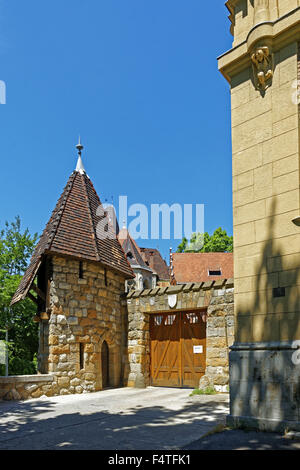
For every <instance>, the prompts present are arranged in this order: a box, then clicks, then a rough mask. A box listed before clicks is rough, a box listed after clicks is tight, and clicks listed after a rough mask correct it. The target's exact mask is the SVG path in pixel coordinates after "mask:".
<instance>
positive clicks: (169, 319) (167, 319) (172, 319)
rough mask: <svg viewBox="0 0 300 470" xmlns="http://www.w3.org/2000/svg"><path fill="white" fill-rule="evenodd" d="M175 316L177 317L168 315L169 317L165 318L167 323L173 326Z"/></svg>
mask: <svg viewBox="0 0 300 470" xmlns="http://www.w3.org/2000/svg"><path fill="white" fill-rule="evenodd" d="M175 318H176V315H167V318H166V319H165V325H166V326H172V325H173V323H174V321H175Z"/></svg>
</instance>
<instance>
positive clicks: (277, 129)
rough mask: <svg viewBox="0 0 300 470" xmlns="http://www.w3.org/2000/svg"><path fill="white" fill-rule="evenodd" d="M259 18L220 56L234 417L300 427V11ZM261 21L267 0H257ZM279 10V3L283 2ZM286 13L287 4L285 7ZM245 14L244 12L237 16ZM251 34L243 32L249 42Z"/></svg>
mask: <svg viewBox="0 0 300 470" xmlns="http://www.w3.org/2000/svg"><path fill="white" fill-rule="evenodd" d="M279 5H281V7H282V8H283V5H284V6H285V8H287V5H291V11H290V15H288V16H282V17H281V18H280V19H279V20H277V21H276V22H274V23H271V22H270V23H263V24H256V26H255V27H254V28H253V29H252V30H250V29H249V30H248V31H247V35H246V37H245V38H242V40H241V42H238V43H237V44H236V43H235V48H234V49H232V50H231V51H229V52H228V53H226V54H225V55H223V56H222V57H220V58H219V68H220V70H221V72H222V73H223V75H224V76H225V77H226V79H227V80H228V81H229V83H230V87H231V107H232V151H233V157H232V158H233V224H234V249H235V252H234V275H235V281H234V282H235V294H234V303H235V309H234V310H235V343H234V345H233V346H232V348H231V353H230V417H229V423H230V424H232V425H234V426H240V425H243V426H247V425H249V426H255V427H257V428H259V429H266V430H267V429H270V430H276V429H278V430H282V429H285V428H286V427H289V428H290V429H293V428H294V429H298V428H300V389H299V383H300V366H299V364H298V362H297V357H296V356H295V349H294V348H295V343H294V341H295V340H300V269H299V267H300V252H299V251H300V250H299V248H300V228H299V226H297V225H296V224H295V223H294V222H295V221H297V220H299V219H298V217H299V215H300V204H299V200H300V199H299V180H300V172H299V139H300V133H299V106H298V99H297V80H299V78H300V76H299V44H298V41H299V34H300V22H299V20H300V12H299V9H295V10H293V11H292V6H294V5H295V3H294V2H293V1H291V3H290V2H285V3H284V4H283V2H281V3H280V4H279ZM254 6H255V9H256V10H255V13H256V20H255V22H257V21H266V20H267V16H266V14H267V13H266V11H267V7H268V2H264V1H260V2H257V1H255V3H254ZM282 11H283V10H282ZM284 13H287V11H286V10H284ZM240 21H242V20H240ZM245 39H246V42H245Z"/></svg>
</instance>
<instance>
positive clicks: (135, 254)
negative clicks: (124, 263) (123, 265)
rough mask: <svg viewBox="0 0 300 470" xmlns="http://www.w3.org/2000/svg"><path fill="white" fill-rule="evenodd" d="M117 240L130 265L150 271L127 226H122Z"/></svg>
mask: <svg viewBox="0 0 300 470" xmlns="http://www.w3.org/2000/svg"><path fill="white" fill-rule="evenodd" d="M118 240H119V242H120V244H121V246H122V248H123V250H124V252H125V253H126V256H127V260H128V261H129V263H130V265H131V266H132V267H139V268H142V269H146V270H147V271H151V268H149V266H147V265H146V263H145V262H144V260H143V258H142V256H141V253H140V248H139V247H138V246H137V244H136V242H135V241H134V240H133V238H131V236H130V234H129V232H128V230H127V228H122V230H120V232H119V234H118Z"/></svg>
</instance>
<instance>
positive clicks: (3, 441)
mask: <svg viewBox="0 0 300 470" xmlns="http://www.w3.org/2000/svg"><path fill="white" fill-rule="evenodd" d="M190 393H191V390H187V389H174V388H152V387H148V388H147V389H133V388H119V389H111V390H105V391H102V392H96V393H91V394H83V395H64V396H58V397H51V398H48V397H41V398H39V399H35V400H28V401H25V402H3V401H2V402H0V449H82V450H85V449H105V450H142V449H150V450H156V449H157V450H165V449H169V450H171V449H180V448H182V447H183V446H187V445H188V444H189V443H191V442H193V441H196V440H197V439H199V438H200V437H201V436H203V435H205V434H206V433H207V432H209V431H210V430H212V429H213V428H214V427H215V426H216V425H217V424H218V423H220V422H224V420H225V416H226V415H227V414H228V395H227V394H218V395H208V396H203V395H202V396H194V397H190V396H189V395H190Z"/></svg>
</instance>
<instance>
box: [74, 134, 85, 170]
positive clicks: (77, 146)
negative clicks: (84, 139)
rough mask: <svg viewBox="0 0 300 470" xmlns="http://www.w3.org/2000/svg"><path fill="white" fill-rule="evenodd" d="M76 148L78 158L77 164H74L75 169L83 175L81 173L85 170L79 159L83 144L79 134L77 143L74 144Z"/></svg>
mask: <svg viewBox="0 0 300 470" xmlns="http://www.w3.org/2000/svg"><path fill="white" fill-rule="evenodd" d="M76 148H77V150H78V160H77V165H76V169H75V171H77V172H78V173H80V174H81V175H83V173H86V171H85V168H84V166H83V163H82V159H81V151H82V150H83V145H81V141H80V136H79V139H78V144H77V145H76Z"/></svg>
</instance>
